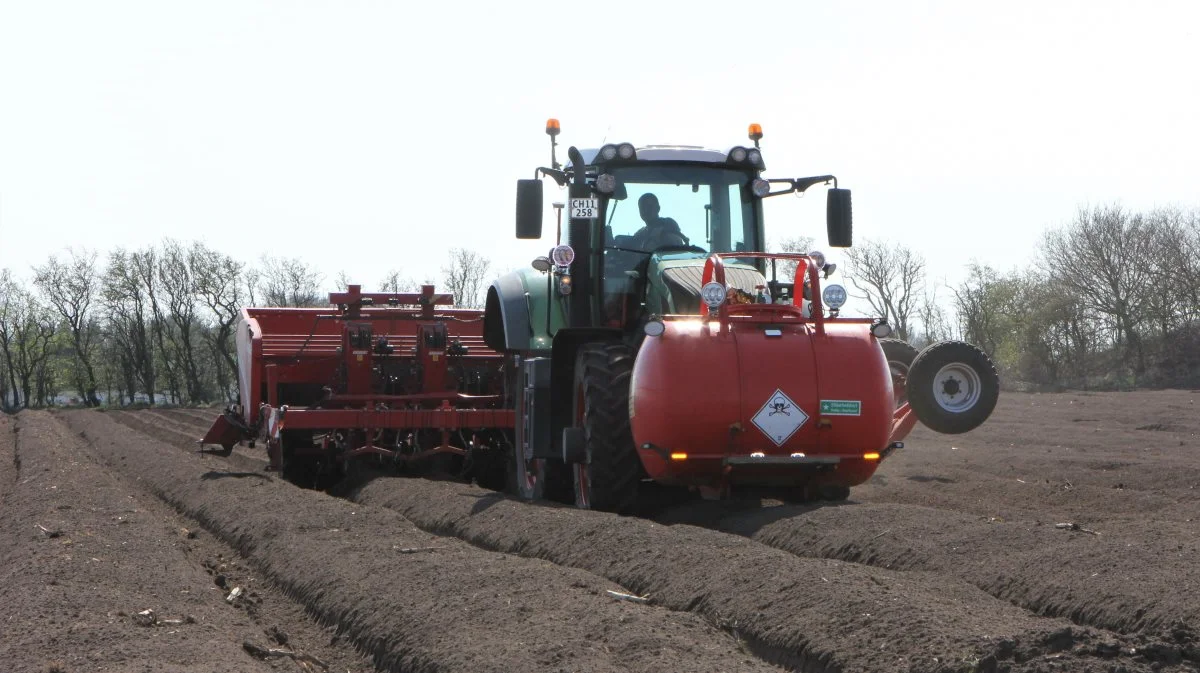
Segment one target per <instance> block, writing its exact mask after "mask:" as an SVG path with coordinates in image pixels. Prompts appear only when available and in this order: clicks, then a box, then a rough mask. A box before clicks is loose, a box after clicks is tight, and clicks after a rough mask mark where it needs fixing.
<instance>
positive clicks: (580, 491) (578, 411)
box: [572, 386, 592, 509]
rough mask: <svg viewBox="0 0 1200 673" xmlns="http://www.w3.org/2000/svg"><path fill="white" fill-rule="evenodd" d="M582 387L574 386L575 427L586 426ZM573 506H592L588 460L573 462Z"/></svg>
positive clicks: (585, 507)
mask: <svg viewBox="0 0 1200 673" xmlns="http://www.w3.org/2000/svg"><path fill="white" fill-rule="evenodd" d="M584 412H585V409H584V397H583V387H582V386H576V388H575V427H581V426H583V427H586V426H584V425H583V419H584ZM572 471H573V472H574V473H575V506H576V507H578V508H580V509H591V508H592V466H591V463H590V462H583V463H575V465H574V469H573V470H572Z"/></svg>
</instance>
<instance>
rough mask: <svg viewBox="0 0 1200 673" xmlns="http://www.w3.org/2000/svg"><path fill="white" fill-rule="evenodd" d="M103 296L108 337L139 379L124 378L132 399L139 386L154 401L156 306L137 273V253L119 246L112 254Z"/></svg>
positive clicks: (131, 400) (105, 273)
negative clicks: (154, 313) (153, 336)
mask: <svg viewBox="0 0 1200 673" xmlns="http://www.w3.org/2000/svg"><path fill="white" fill-rule="evenodd" d="M101 297H102V303H103V306H104V316H105V321H106V322H107V323H108V325H107V330H106V331H107V334H108V337H109V338H110V339H112V340H114V341H116V343H117V346H118V347H119V350H120V352H121V353H122V357H124V358H126V359H127V360H128V362H129V365H130V368H131V372H130V373H131V374H132V375H133V377H134V378H135V379H136V382H130V381H126V382H125V383H126V387H127V390H126V394H127V395H128V396H129V401H130V402H133V401H134V400H135V393H136V391H137V390H139V389H140V390H141V391H142V392H143V393H145V395H146V398H147V399H148V400H149V402H150V404H154V402H155V392H156V390H155V383H156V381H155V373H156V371H155V363H154V345H153V341H152V338H151V333H150V332H151V328H150V324H151V322H152V321H153V309H152V307H151V306H150V296H149V295H148V293H147V291H146V288H145V286H144V285H143V284H142V281H141V277H140V276H139V275H138V269H137V260H136V259H135V255H134V254H132V253H129V252H126V251H125V250H123V249H120V248H118V249H116V250H114V251H113V252H112V253H111V254H110V255H109V258H108V266H107V268H106V269H105V272H104V277H103V282H102V290H101Z"/></svg>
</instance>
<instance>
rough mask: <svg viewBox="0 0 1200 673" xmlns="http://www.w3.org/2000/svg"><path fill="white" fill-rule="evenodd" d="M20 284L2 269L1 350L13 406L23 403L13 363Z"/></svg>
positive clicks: (0, 403)
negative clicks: (19, 395) (19, 394)
mask: <svg viewBox="0 0 1200 673" xmlns="http://www.w3.org/2000/svg"><path fill="white" fill-rule="evenodd" d="M19 290H20V286H19V285H17V283H16V282H14V281H13V277H12V272H11V271H9V270H8V269H0V351H3V353H4V373H5V375H6V376H7V378H8V382H7V383H8V385H7V390H11V391H12V406H13V407H17V406H19V405H20V404H21V400H20V398H19V397H18V390H19V389H18V387H17V370H16V368H15V365H14V364H13V352H14V351H15V350H16V348H17V343H16V323H17V322H18V321H19V320H20V318H19V317H18V311H19V309H18V304H17V302H18V301H19V297H18V295H17V293H18V291H19ZM2 406H7V400H6V399H4V398H0V407H2Z"/></svg>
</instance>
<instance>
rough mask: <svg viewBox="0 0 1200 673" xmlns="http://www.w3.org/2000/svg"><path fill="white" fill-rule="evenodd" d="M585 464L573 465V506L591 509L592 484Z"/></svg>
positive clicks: (588, 469)
mask: <svg viewBox="0 0 1200 673" xmlns="http://www.w3.org/2000/svg"><path fill="white" fill-rule="evenodd" d="M589 471H590V468H589V467H588V465H587V463H578V464H576V465H575V506H576V507H579V508H580V509H591V508H592V484H591V481H590V479H589V476H590V475H589V474H588V472H589Z"/></svg>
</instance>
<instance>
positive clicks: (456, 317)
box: [201, 285, 514, 472]
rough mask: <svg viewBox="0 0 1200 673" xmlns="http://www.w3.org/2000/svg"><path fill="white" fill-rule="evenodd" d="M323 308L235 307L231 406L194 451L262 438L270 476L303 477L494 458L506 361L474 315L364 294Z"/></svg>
mask: <svg viewBox="0 0 1200 673" xmlns="http://www.w3.org/2000/svg"><path fill="white" fill-rule="evenodd" d="M329 302H330V304H331V305H330V306H329V307H323V308H244V309H242V317H241V320H240V322H239V324H238V327H237V353H238V388H239V393H240V397H239V400H240V404H238V405H234V406H232V407H230V408H229V409H227V410H226V411H225V412H224V413H223V414H222V415H221V416H220V417H218V418H217V419H216V421H215V422H214V423H213V426H212V428H211V429H210V430H209V432H208V433H207V434H206V435H205V436H204V438H203V439H202V440H201V444H218V445H221V446H222V448H223V449H224V451H225V452H226V453H228V452H229V451H230V450H231V449H232V447H233V446H234V445H235V444H236V443H237V442H239V441H243V440H250V441H254V440H255V439H257V438H262V439H265V441H266V443H267V451H268V455H269V456H270V460H271V468H272V469H283V470H284V471H285V472H287V471H288V470H289V468H297V469H301V470H302V471H304V470H307V471H311V469H312V468H315V467H324V468H328V467H329V466H330V465H339V464H342V463H344V462H346V461H348V460H351V459H354V458H358V457H362V456H374V457H377V459H384V460H390V461H392V462H393V463H406V462H410V461H414V460H417V459H420V458H427V457H430V456H432V455H435V454H438V453H449V454H456V455H461V456H467V455H468V454H472V453H473V452H477V451H480V450H484V451H486V450H489V449H499V446H500V445H501V444H503V443H504V442H505V440H506V438H507V435H506V433H507V432H508V431H511V429H512V428H513V427H514V411H513V410H512V409H511V408H505V405H504V394H505V390H504V377H503V374H502V368H503V364H504V358H503V355H502V354H500V353H497V352H496V351H494V350H492V349H490V348H488V347H487V346H486V345H485V344H484V341H483V332H482V318H483V312H482V311H476V310H470V309H454V308H444V307H446V306H448V305H450V304H452V303H453V297H451V296H450V295H447V294H436V293H434V289H433V286H431V285H426V286H423V288H422V291H421V292H420V293H400V294H384V293H374V294H364V293H362V292H361V291H360V286H358V285H351V286H349V288H348V289H347V291H346V292H335V293H331V294H330V295H329Z"/></svg>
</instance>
